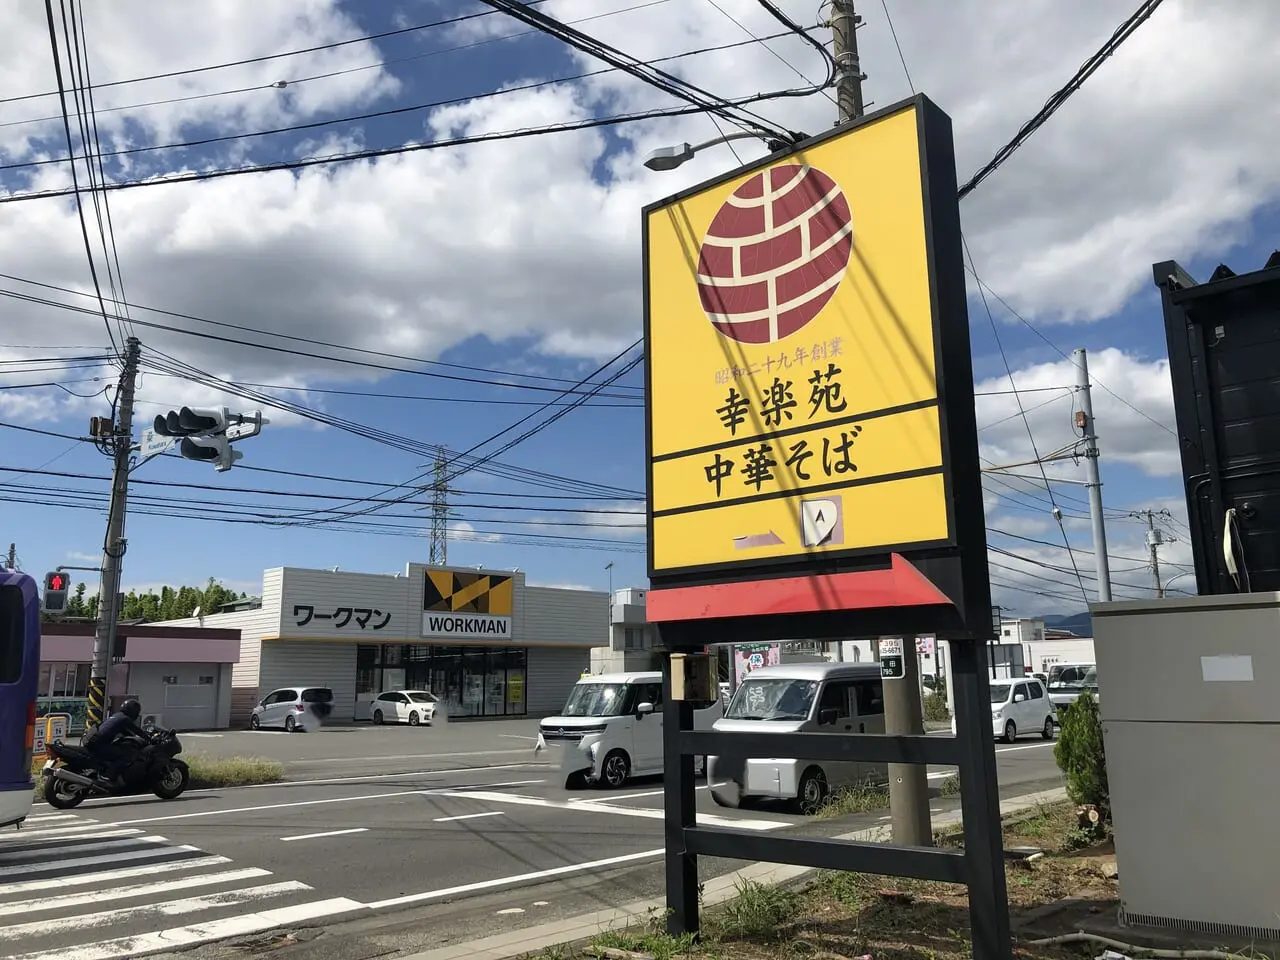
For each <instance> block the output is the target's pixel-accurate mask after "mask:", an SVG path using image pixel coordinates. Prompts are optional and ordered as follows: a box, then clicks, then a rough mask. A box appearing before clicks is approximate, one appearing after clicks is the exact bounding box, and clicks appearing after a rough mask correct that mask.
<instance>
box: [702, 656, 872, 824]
mask: <svg viewBox="0 0 1280 960" xmlns="http://www.w3.org/2000/svg"><path fill="white" fill-rule="evenodd" d="M713 729H715V730H718V731H724V732H725V733H742V734H748V735H751V736H756V735H768V734H770V733H884V681H883V680H882V679H881V676H880V664H879V663H794V664H783V665H780V666H772V667H760V668H759V669H757V670H752V671H751V673H749V674H748V675H747V676H746V677H745V678H744V679H743V681H742V683H741V684H740V685H739V686H738V690H737V692H736V693H735V694H734V695H733V699H732V700H731V701H730V702H729V708H728V709H727V710H726V711H725V714H724V717H723V718H722V719H720V720H717V721H716V722H715V724H714V725H713ZM888 773H889V771H888V768H887V766H886V765H885V764H883V763H866V762H862V761H857V760H838V761H837V760H822V761H815V760H790V759H751V760H743V759H735V758H731V757H708V758H707V782H708V783H709V784H710V788H711V796H712V798H713V799H714V800H715V802H716V803H718V804H719V805H720V806H722V807H747V806H752V805H753V804H754V803H755V802H756V801H758V800H761V799H778V800H788V801H790V802H791V803H792V804H793V805H794V806H796V807H797V808H798V809H799V810H800V811H801V812H803V813H814V812H816V811H817V810H818V808H819V807H821V806H822V804H823V803H824V802H825V801H826V799H827V797H828V796H829V795H830V793H831V791H833V790H839V789H841V788H842V787H850V786H856V785H860V784H865V783H883V782H885V781H887V780H888Z"/></svg>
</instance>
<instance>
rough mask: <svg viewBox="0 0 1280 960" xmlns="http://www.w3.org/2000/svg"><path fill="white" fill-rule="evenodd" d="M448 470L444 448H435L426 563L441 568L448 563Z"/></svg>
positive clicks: (447, 459) (447, 460)
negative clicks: (429, 543) (429, 538)
mask: <svg viewBox="0 0 1280 960" xmlns="http://www.w3.org/2000/svg"><path fill="white" fill-rule="evenodd" d="M448 468H449V458H448V457H447V456H446V455H445V449H444V447H437V448H436V461H435V466H434V468H433V470H432V478H431V552H430V554H429V555H428V558H427V562H428V563H431V564H439V565H441V566H443V565H444V564H446V563H448V562H449V480H448V473H447V471H448Z"/></svg>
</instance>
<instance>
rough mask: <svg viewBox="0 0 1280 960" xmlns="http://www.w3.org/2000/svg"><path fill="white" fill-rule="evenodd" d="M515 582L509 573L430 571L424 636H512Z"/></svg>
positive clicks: (425, 585)
mask: <svg viewBox="0 0 1280 960" xmlns="http://www.w3.org/2000/svg"><path fill="white" fill-rule="evenodd" d="M514 589H515V588H514V584H513V582H512V578H511V577H509V576H496V575H491V574H482V573H465V572H455V571H452V570H427V571H425V573H424V582H423V598H422V635H423V636H424V637H443V638H454V639H459V640H476V639H481V640H483V639H493V640H509V639H511V610H512V600H513V592H514Z"/></svg>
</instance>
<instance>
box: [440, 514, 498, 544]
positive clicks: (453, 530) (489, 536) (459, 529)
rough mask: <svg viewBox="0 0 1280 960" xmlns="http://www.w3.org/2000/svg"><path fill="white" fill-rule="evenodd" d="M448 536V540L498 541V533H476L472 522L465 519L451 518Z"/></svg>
mask: <svg viewBox="0 0 1280 960" xmlns="http://www.w3.org/2000/svg"><path fill="white" fill-rule="evenodd" d="M448 538H449V539H450V540H469V541H475V542H479V543H500V542H501V541H502V534H500V533H478V532H477V531H476V527H475V525H474V524H472V523H470V522H468V521H466V520H453V521H450V523H449V528H448Z"/></svg>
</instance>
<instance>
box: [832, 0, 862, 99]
mask: <svg viewBox="0 0 1280 960" xmlns="http://www.w3.org/2000/svg"><path fill="white" fill-rule="evenodd" d="M830 22H831V35H832V37H833V39H834V40H835V44H834V50H833V54H832V55H833V56H834V57H835V61H836V66H837V68H838V69H839V73H838V74H837V76H836V103H837V104H838V106H839V108H840V121H839V122H840V123H847V122H848V121H850V120H856V119H858V117H860V116H862V114H863V113H864V112H865V111H864V108H863V103H862V81H863V80H865V79H867V75H866V74H865V73H863V72H862V62H861V61H860V60H859V59H858V24H860V23H862V17H860V16H858V15H857V14H856V13H854V12H853V0H832V3H831V21H830Z"/></svg>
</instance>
